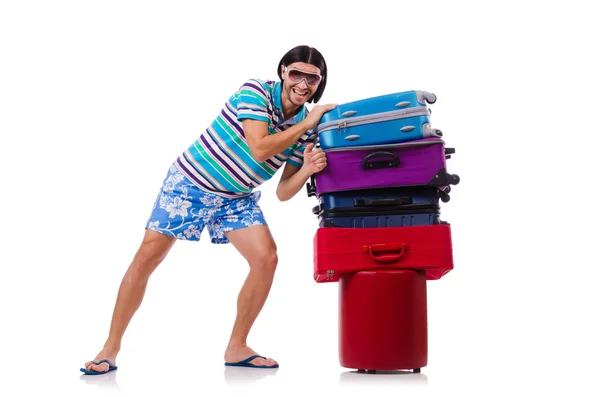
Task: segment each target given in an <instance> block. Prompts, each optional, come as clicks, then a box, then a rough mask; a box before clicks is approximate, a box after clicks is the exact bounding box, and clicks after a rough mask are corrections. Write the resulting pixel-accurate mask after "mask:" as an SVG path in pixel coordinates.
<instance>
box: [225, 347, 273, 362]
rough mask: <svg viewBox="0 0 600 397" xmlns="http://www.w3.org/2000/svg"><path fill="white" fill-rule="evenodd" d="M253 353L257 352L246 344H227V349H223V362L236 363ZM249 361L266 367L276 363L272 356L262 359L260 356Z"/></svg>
mask: <svg viewBox="0 0 600 397" xmlns="http://www.w3.org/2000/svg"><path fill="white" fill-rule="evenodd" d="M254 355H258V353H257V352H255V351H254V350H252V349H251V348H249V347H248V346H246V345H239V346H234V345H229V346H227V350H225V362H228V363H237V362H240V361H243V360H245V359H247V358H248V357H250V356H254ZM250 363H251V364H254V365H258V366H262V365H266V366H268V367H272V366H274V365H277V361H275V360H273V359H272V358H266V359H264V358H260V357H257V358H255V359H254V360H252V361H250Z"/></svg>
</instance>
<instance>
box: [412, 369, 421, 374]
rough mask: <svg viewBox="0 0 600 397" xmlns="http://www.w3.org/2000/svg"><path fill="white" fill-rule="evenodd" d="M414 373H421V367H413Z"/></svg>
mask: <svg viewBox="0 0 600 397" xmlns="http://www.w3.org/2000/svg"><path fill="white" fill-rule="evenodd" d="M413 373H414V374H420V373H421V368H415V369H413Z"/></svg>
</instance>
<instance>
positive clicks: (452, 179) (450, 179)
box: [448, 174, 460, 185]
mask: <svg viewBox="0 0 600 397" xmlns="http://www.w3.org/2000/svg"><path fill="white" fill-rule="evenodd" d="M448 182H449V183H450V184H451V185H458V183H459V182H460V177H459V176H458V175H456V174H450V175H448Z"/></svg>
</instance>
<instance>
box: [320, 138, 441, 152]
mask: <svg viewBox="0 0 600 397" xmlns="http://www.w3.org/2000/svg"><path fill="white" fill-rule="evenodd" d="M440 143H441V144H442V145H444V144H445V143H444V141H443V140H441V139H439V140H432V141H409V142H403V143H392V144H382V145H368V146H344V147H336V148H331V149H323V151H324V152H340V151H346V150H381V149H385V150H390V149H398V148H405V147H413V146H426V145H436V144H440Z"/></svg>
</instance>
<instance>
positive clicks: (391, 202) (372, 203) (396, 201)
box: [354, 196, 412, 207]
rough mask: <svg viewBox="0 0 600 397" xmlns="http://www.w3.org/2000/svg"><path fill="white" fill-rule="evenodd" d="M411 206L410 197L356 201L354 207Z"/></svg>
mask: <svg viewBox="0 0 600 397" xmlns="http://www.w3.org/2000/svg"><path fill="white" fill-rule="evenodd" d="M406 204H412V197H410V196H409V197H396V198H383V199H356V200H354V206H355V207H392V206H395V205H406Z"/></svg>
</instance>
